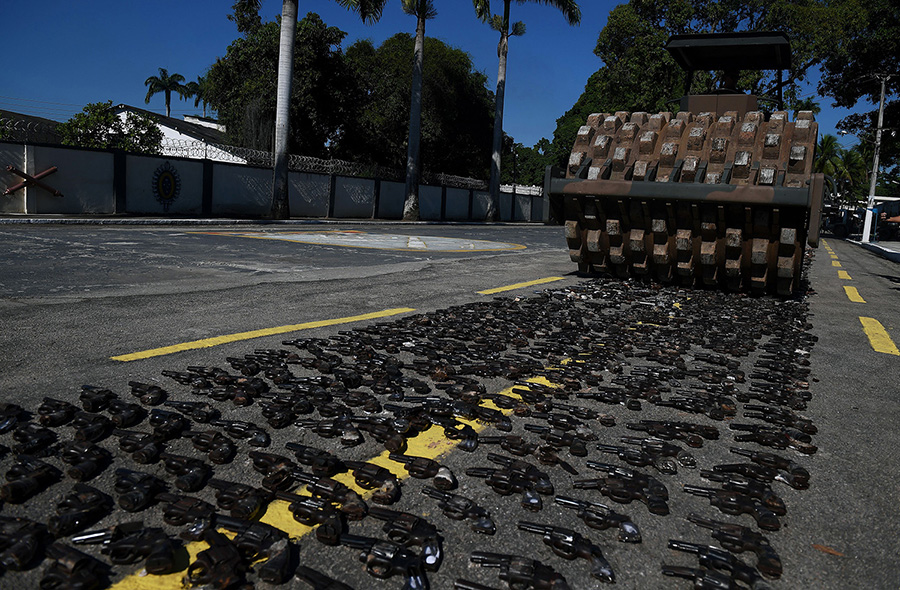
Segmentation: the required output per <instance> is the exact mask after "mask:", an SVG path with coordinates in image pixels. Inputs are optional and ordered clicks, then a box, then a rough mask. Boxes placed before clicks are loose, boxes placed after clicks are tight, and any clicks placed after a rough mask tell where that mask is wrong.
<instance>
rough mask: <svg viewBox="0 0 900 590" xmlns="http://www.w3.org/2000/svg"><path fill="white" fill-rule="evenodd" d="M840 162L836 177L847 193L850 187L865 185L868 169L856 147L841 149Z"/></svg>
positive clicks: (849, 191)
mask: <svg viewBox="0 0 900 590" xmlns="http://www.w3.org/2000/svg"><path fill="white" fill-rule="evenodd" d="M840 162H841V169H840V176H839V177H838V178H839V180H840V182H841V185H842V188H843V189H844V190H846V192H847V193H851V191H852V189H858V188H859V187H865V186H866V184H867V182H868V176H869V172H870V170H869V167H868V166H867V165H866V160H865V158H864V157H863V155H862V153H861V152H860V151H859V150H858V149H856V147H852V148H850V149H849V150H841V153H840ZM842 192H843V191H842Z"/></svg>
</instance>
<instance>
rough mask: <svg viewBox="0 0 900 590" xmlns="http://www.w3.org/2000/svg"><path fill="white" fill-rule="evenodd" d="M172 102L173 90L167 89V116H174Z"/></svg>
mask: <svg viewBox="0 0 900 590" xmlns="http://www.w3.org/2000/svg"><path fill="white" fill-rule="evenodd" d="M171 104H172V91H171V90H166V117H171V116H172V109H171V108H170V105H171Z"/></svg>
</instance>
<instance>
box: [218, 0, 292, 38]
mask: <svg viewBox="0 0 900 590" xmlns="http://www.w3.org/2000/svg"><path fill="white" fill-rule="evenodd" d="M294 4H296V2H295V3H294ZM260 7H261V6H260V0H236V2H235V3H234V4H232V5H231V14H229V15H228V20H230V21H231V22H233V23H234V24H235V25H237V30H238V33H241V34H246V33H249V32H251V31H253V29H255V28H256V27H258V26H260V25H261V24H262V18H261V17H260V16H259V9H260Z"/></svg>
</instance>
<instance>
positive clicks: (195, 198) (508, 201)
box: [0, 142, 544, 221]
mask: <svg viewBox="0 0 900 590" xmlns="http://www.w3.org/2000/svg"><path fill="white" fill-rule="evenodd" d="M117 162H118V166H119V169H118V174H119V177H118V183H119V187H118V189H119V190H120V191H122V193H123V194H120V195H119V196H118V203H117V196H116V190H117V189H116V165H117ZM9 165H12V166H15V167H16V168H17V169H19V170H23V169H24V171H25V173H27V174H29V175H32V176H33V175H35V174H38V173H40V172H41V171H43V170H46V169H48V168H50V167H51V166H56V167H57V172H55V173H53V174H50V175H49V176H47V177H45V178H43V179H41V181H42V182H45V183H46V184H48V185H50V186H51V187H53V188H55V189H58V190H60V191H61V192H62V193H63V196H62V197H55V196H53V195H51V194H50V193H48V192H47V191H45V190H44V189H42V188H40V187H36V186H31V187H27V188H25V189H20V190H18V191H16V192H15V193H14V194H12V195H9V196H2V195H0V213H3V214H95V215H112V214H133V215H158V216H166V215H171V216H199V215H208V216H213V217H227V216H236V217H266V216H268V215H269V213H270V209H271V201H272V170H271V168H256V167H251V166H246V165H241V164H226V163H220V162H214V163H213V162H210V161H208V160H207V161H205V163H204V161H203V160H195V159H187V158H177V157H165V156H142V155H136V154H121V153H119V154H117V155H114V154H113V153H112V152H107V151H103V150H89V149H77V148H66V147H54V146H33V145H22V144H17V143H2V142H0V193H2V191H4V190H6V189H7V188H8V187H10V186H13V185H15V184H16V183H18V182H20V180H21V179H20V178H19V177H17V176H14V175H13V174H11V173H9V172H7V171H6V169H5V168H6V166H9ZM163 173H169V174H173V175H174V176H175V177H177V179H178V184H179V190H178V193H177V196H176V197H175V198H174V199H172V200H171V201H169V202H168V207H166V203H164V202H161V200H160V199H158V198H157V195H158V193H159V191H157V192H156V193H154V190H153V189H154V182H155V181H156V180H158V178H159V175H160V174H163ZM204 174H206V175H207V178H206V180H205V181H204ZM204 182H206V183H207V184H206V186H204ZM205 189H206V190H208V191H209V194H207V195H206V199H205V200H204V190H205ZM332 191H333V194H332ZM405 192H406V186H405V183H403V182H393V181H386V180H385V181H380V182H379V181H376V180H374V179H371V178H351V177H343V176H336V177H331V176H329V175H326V174H312V173H305V172H291V173H290V174H289V195H290V196H289V198H290V211H291V216H292V217H328V216H329V215H330V216H331V217H333V218H336V219H371V218H373V217H374V218H375V219H400V218H401V217H402V215H403V203H404V200H405ZM470 194H471V195H472V196H471V200H472V217H471V219H472V220H483V219H484V218H485V216H486V214H487V210H488V205H489V203H490V195H489V194H488V192H487V191H472V192H471V193H470V191H469V190H467V189H459V188H451V187H447V188H442V187H440V186H427V185H421V186H420V187H419V214H420V217H421V219H423V220H429V221H436V220H440V219H441V218H442V215H441V208H442V200H443V201H444V204H443V208H444V215H443V218H444V219H447V220H451V221H464V220H467V219H470V218H469V200H470V196H469V195H470ZM513 198H514V197H513V196H512V195H511V194H509V193H501V196H500V218H501V219H502V220H510V219H514V220H516V221H537V220H541V219H542V217H543V214H544V200H543V199H541V198H535V199H532V198H531V197H530V196H527V195H516V196H515V201H513ZM513 202H515V211H513ZM117 207H118V209H117ZM376 209H377V210H376Z"/></svg>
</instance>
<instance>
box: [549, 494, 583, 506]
mask: <svg viewBox="0 0 900 590" xmlns="http://www.w3.org/2000/svg"><path fill="white" fill-rule="evenodd" d="M554 501H555V502H556V503H557V504H559V505H560V506H567V507H569V508H587V507H588V502H585V501H584V500H576V499H575V498H569V497H567V496H556V498H554Z"/></svg>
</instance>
